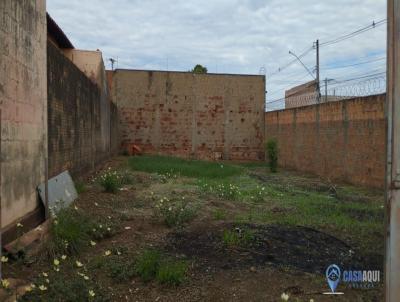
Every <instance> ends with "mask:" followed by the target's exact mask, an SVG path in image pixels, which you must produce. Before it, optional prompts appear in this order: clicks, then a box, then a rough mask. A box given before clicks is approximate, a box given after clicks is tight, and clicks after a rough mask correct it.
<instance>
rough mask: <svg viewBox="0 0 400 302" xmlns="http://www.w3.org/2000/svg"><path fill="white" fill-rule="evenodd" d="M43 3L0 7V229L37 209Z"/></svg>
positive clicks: (41, 163) (25, 0) (42, 128)
mask: <svg viewBox="0 0 400 302" xmlns="http://www.w3.org/2000/svg"><path fill="white" fill-rule="evenodd" d="M46 32H47V31H46V1H45V0H21V1H15V0H1V1H0V104H1V189H0V190H1V206H2V216H1V217H2V226H3V227H4V226H8V225H10V224H12V223H15V221H16V220H18V219H19V218H21V217H23V216H25V215H26V214H28V213H29V212H31V211H32V210H34V209H35V208H36V207H37V205H38V198H37V192H36V187H37V186H38V185H39V184H40V183H41V182H43V181H44V178H45V158H46V156H47V138H46V137H47V100H46V90H47V86H46V85H47V84H46V83H47V78H46Z"/></svg>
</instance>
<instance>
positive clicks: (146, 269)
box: [135, 250, 161, 282]
mask: <svg viewBox="0 0 400 302" xmlns="http://www.w3.org/2000/svg"><path fill="white" fill-rule="evenodd" d="M160 261H161V254H160V253H159V252H158V251H156V250H145V251H144V252H142V253H141V254H140V255H139V257H138V258H137V259H136V264H135V271H136V273H137V274H138V275H139V276H140V278H142V280H143V281H145V282H148V281H150V280H152V279H154V278H155V276H156V275H157V272H158V269H159V267H160Z"/></svg>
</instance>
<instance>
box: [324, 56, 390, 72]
mask: <svg viewBox="0 0 400 302" xmlns="http://www.w3.org/2000/svg"><path fill="white" fill-rule="evenodd" d="M383 60H386V57H384V58H378V59H374V60H369V61H365V62H360V63H355V64H348V65H339V66H332V67H322V68H321V69H322V70H331V69H341V68H348V67H353V66H359V65H364V64H369V63H373V62H378V61H383Z"/></svg>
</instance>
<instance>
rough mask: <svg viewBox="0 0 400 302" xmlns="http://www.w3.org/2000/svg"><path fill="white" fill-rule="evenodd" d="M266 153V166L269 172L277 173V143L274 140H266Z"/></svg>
mask: <svg viewBox="0 0 400 302" xmlns="http://www.w3.org/2000/svg"><path fill="white" fill-rule="evenodd" d="M266 151H267V154H268V165H269V169H270V171H271V172H273V173H276V172H277V171H278V141H277V140H276V139H274V138H273V139H270V140H268V142H267V144H266Z"/></svg>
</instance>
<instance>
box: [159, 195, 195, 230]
mask: <svg viewBox="0 0 400 302" xmlns="http://www.w3.org/2000/svg"><path fill="white" fill-rule="evenodd" d="M196 213H197V207H196V206H195V205H194V203H193V202H189V201H187V200H185V199H184V198H182V199H179V200H170V199H168V198H166V197H164V198H162V199H161V200H160V201H159V202H158V203H157V204H156V206H155V214H156V215H157V216H160V217H162V218H163V220H164V222H165V224H166V225H167V226H169V227H180V226H182V225H183V224H184V223H186V222H189V221H191V220H192V219H193V218H194V217H195V216H196Z"/></svg>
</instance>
